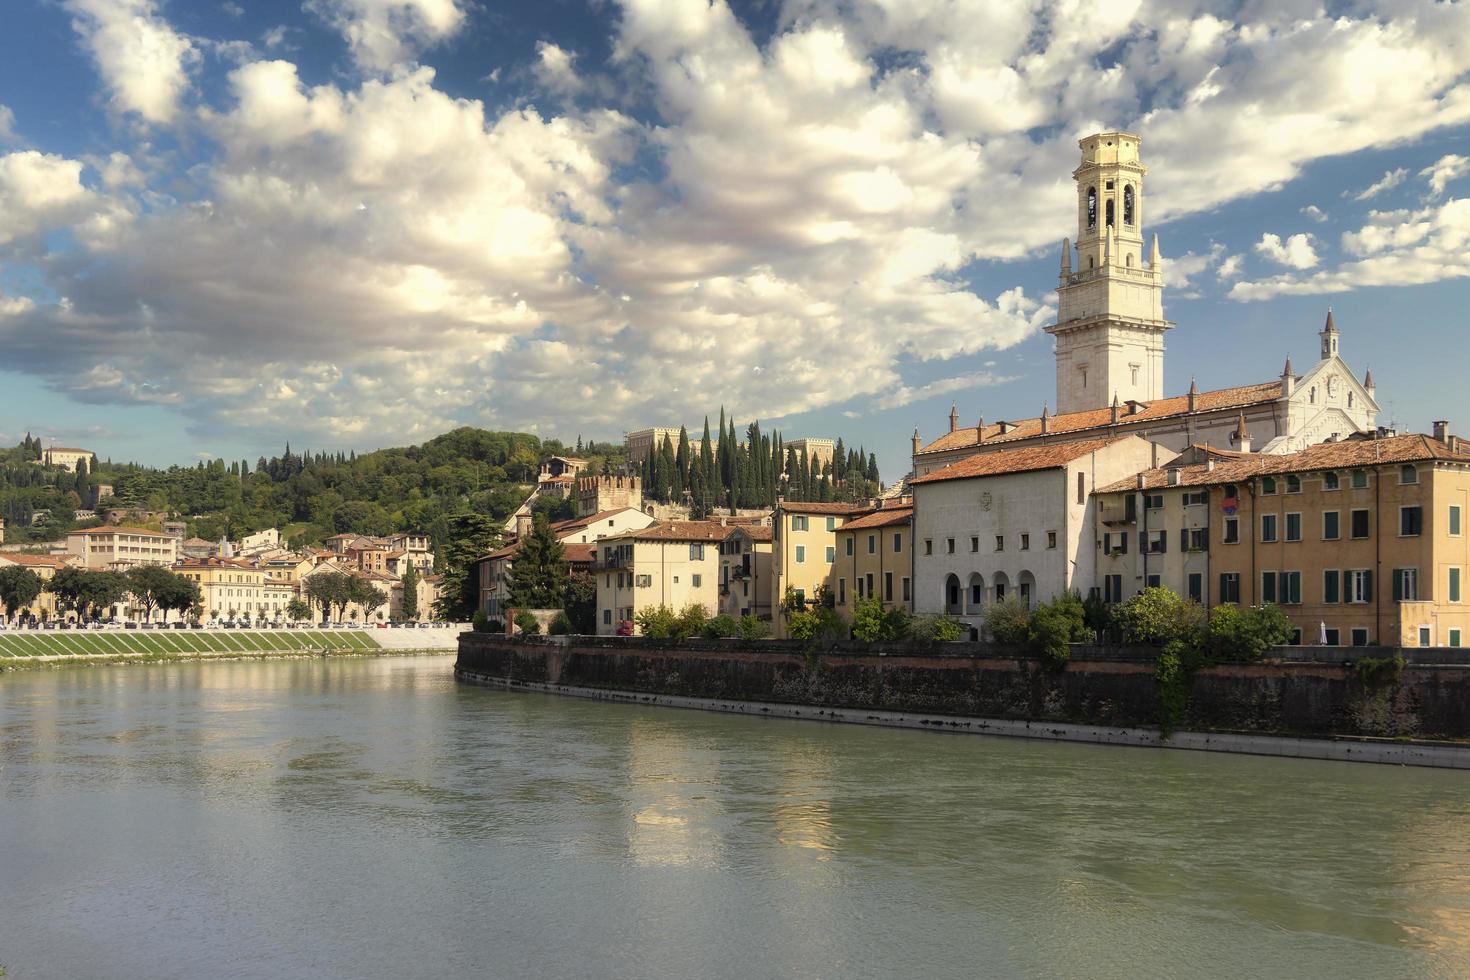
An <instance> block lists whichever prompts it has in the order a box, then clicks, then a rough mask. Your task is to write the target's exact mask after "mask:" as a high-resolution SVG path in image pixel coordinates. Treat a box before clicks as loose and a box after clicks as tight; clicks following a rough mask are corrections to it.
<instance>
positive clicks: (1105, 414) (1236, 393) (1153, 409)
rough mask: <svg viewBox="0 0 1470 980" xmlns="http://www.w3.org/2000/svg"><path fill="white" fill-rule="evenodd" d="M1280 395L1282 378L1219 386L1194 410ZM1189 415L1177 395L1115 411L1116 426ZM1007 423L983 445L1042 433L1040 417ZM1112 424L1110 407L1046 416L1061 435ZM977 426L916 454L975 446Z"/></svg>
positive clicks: (988, 433) (996, 426) (1240, 405)
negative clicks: (1134, 410) (1131, 409)
mask: <svg viewBox="0 0 1470 980" xmlns="http://www.w3.org/2000/svg"><path fill="white" fill-rule="evenodd" d="M1280 397H1281V380H1280V379H1279V378H1278V379H1277V380H1275V381H1266V382H1263V383H1261V384H1255V385H1243V386H1241V387H1238V388H1221V389H1219V390H1217V391H1202V392H1200V393H1199V394H1198V395H1196V396H1195V402H1194V406H1195V407H1194V410H1195V413H1196V414H1198V413H1200V412H1218V411H1222V410H1232V411H1233V410H1237V409H1244V408H1248V407H1250V406H1253V405H1260V404H1262V403H1265V402H1272V401H1276V400H1277V399H1279V398H1280ZM1187 414H1189V396H1188V395H1177V396H1175V397H1172V398H1156V399H1154V400H1153V401H1151V402H1148V403H1146V404H1145V405H1144V407H1143V408H1142V410H1140V411H1139V412H1137V413H1135V414H1131V415H1130V414H1129V412H1128V406H1127V405H1124V406H1122V407H1121V409H1120V410H1119V413H1118V423H1117V424H1118V425H1136V424H1138V423H1140V422H1160V421H1163V420H1165V419H1169V418H1173V417H1176V416H1181V415H1187ZM1006 425H1007V426H1008V427H1009V428H1010V431H1009V432H1007V433H1006V434H1005V435H1001V431H1000V423H998V422H997V423H991V424H989V425H987V426H985V445H987V446H988V445H990V444H992V443H1007V442H1016V441H1018V440H1021V439H1029V438H1032V437H1034V436H1039V435H1042V431H1041V419H1040V417H1037V418H1030V419H1019V420H1016V421H1008V422H1007V423H1006ZM1112 425H1113V410H1112V409H1111V408H1094V409H1089V410H1088V411H1085V412H1068V413H1067V414H1065V415H1053V416H1050V417H1049V418H1048V419H1047V426H1046V428H1047V431H1046V434H1047V435H1060V434H1063V433H1066V434H1071V435H1076V434H1078V433H1081V432H1086V431H1087V430H1089V429H1107V428H1109V427H1111V426H1112ZM975 432H976V426H973V425H972V426H967V427H962V428H959V429H956V430H955V431H953V432H946V433H945V434H944V435H942V436H940V437H939V438H938V439H935V440H934V441H933V442H931V443H929V445H927V446H925V447H923V448H922V449H920V450H919V455H921V456H922V455H924V454H925V453H940V452H944V451H946V450H949V449H966V448H969V447H972V446H976V445H978V444H979V443H978V442H977V437H976V434H975Z"/></svg>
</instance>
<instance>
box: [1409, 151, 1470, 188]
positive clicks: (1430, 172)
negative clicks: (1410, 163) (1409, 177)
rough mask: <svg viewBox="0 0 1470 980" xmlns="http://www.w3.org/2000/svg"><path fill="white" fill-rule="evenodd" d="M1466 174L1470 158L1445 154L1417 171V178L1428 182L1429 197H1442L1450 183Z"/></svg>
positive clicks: (1456, 154) (1468, 169)
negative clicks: (1422, 178)
mask: <svg viewBox="0 0 1470 980" xmlns="http://www.w3.org/2000/svg"><path fill="white" fill-rule="evenodd" d="M1467 173H1470V157H1467V156H1462V155H1460V154H1458V153H1447V154H1445V155H1444V156H1442V157H1440V158H1439V159H1438V160H1436V161H1435V162H1434V163H1432V164H1430V165H1429V166H1427V167H1425V168H1424V169H1423V170H1421V171H1419V176H1420V177H1424V178H1426V179H1427V180H1428V181H1429V196H1430V197H1442V196H1443V195H1444V191H1445V188H1446V187H1447V186H1449V183H1450V181H1452V180H1458V179H1460V178H1461V177H1463V176H1465V175H1466V174H1467Z"/></svg>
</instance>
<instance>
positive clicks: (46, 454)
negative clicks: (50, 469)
mask: <svg viewBox="0 0 1470 980" xmlns="http://www.w3.org/2000/svg"><path fill="white" fill-rule="evenodd" d="M83 459H85V460H86V461H87V469H88V471H91V470H95V469H96V468H97V454H96V453H94V452H92V450H90V449H72V448H70V447H68V446H52V447H51V448H50V449H43V450H41V463H42V464H43V465H46V466H60V467H61V468H62V469H66V470H70V471H71V472H73V473H75V472H76V471H77V462H78V461H79V460H83Z"/></svg>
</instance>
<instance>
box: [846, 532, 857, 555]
mask: <svg viewBox="0 0 1470 980" xmlns="http://www.w3.org/2000/svg"><path fill="white" fill-rule="evenodd" d="M855 540H856V538H855V537H854V536H853V535H848V538H847V555H848V557H849V558H850V557H852V543H853V541H855Z"/></svg>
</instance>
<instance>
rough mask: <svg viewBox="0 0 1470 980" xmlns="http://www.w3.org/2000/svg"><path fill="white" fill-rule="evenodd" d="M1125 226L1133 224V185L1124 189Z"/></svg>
mask: <svg viewBox="0 0 1470 980" xmlns="http://www.w3.org/2000/svg"><path fill="white" fill-rule="evenodd" d="M1123 224H1125V225H1131V224H1133V185H1132V184H1126V185H1124V187H1123Z"/></svg>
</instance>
